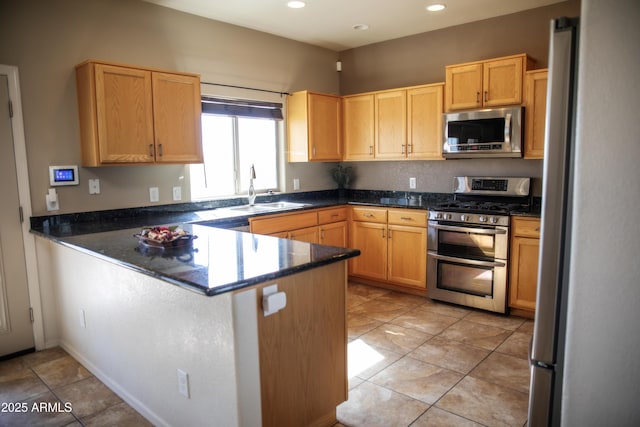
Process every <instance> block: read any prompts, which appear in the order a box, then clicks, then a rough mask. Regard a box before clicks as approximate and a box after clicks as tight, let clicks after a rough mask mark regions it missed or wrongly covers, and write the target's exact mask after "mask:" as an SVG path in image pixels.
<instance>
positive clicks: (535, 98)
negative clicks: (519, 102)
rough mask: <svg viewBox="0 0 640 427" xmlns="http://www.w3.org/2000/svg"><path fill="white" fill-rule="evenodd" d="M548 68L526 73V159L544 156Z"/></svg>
mask: <svg viewBox="0 0 640 427" xmlns="http://www.w3.org/2000/svg"><path fill="white" fill-rule="evenodd" d="M547 74H548V73H547V70H546V69H545V70H535V71H528V72H527V74H526V75H525V96H524V105H525V114H526V119H525V122H524V123H525V127H526V137H525V140H524V157H525V159H543V158H544V128H545V123H546V113H547Z"/></svg>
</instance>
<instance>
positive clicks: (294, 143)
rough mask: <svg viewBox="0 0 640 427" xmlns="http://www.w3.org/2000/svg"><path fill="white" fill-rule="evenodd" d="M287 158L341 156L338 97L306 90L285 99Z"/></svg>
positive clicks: (332, 159) (292, 160)
mask: <svg viewBox="0 0 640 427" xmlns="http://www.w3.org/2000/svg"><path fill="white" fill-rule="evenodd" d="M287 140H288V144H289V161H290V162H308V161H340V160H342V98H341V97H339V96H334V95H327V94H321V93H315V92H309V91H301V92H295V93H293V94H292V95H291V96H289V98H288V99H287Z"/></svg>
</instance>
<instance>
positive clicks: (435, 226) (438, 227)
mask: <svg viewBox="0 0 640 427" xmlns="http://www.w3.org/2000/svg"><path fill="white" fill-rule="evenodd" d="M429 227H431V228H433V229H436V230H445V231H460V232H463V233H473V234H491V235H494V234H507V230H503V229H501V228H496V229H485V228H472V227H457V226H455V225H440V224H436V223H433V222H430V223H429Z"/></svg>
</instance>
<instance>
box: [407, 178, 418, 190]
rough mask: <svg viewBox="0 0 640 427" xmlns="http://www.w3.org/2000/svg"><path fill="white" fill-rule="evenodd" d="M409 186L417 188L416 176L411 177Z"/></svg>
mask: <svg viewBox="0 0 640 427" xmlns="http://www.w3.org/2000/svg"><path fill="white" fill-rule="evenodd" d="M409 188H411V189H413V190H415V188H416V179H415V178H409Z"/></svg>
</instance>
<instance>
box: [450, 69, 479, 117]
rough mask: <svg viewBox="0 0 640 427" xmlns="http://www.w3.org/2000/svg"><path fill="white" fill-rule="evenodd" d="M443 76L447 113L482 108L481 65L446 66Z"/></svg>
mask: <svg viewBox="0 0 640 427" xmlns="http://www.w3.org/2000/svg"><path fill="white" fill-rule="evenodd" d="M445 75H446V85H445V93H446V97H445V106H446V110H447V111H450V110H465V109H470V108H477V107H481V106H482V63H472V64H466V65H451V66H447V67H446V70H445Z"/></svg>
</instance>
